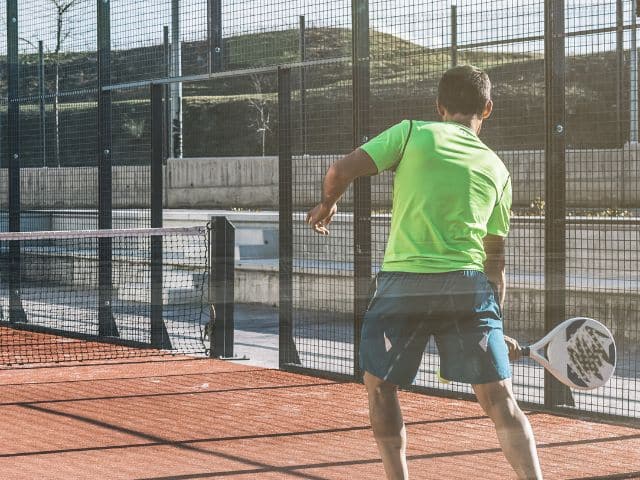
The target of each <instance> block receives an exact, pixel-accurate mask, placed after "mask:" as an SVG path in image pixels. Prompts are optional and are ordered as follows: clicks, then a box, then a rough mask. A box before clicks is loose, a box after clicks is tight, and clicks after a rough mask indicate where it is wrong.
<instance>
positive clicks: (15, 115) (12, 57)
mask: <svg viewBox="0 0 640 480" xmlns="http://www.w3.org/2000/svg"><path fill="white" fill-rule="evenodd" d="M7 64H8V65H7V97H8V101H9V105H8V107H7V137H8V145H7V146H8V149H7V154H8V155H9V159H8V161H7V163H6V165H7V166H8V174H9V231H10V232H19V231H20V100H19V98H18V96H19V94H20V93H19V85H20V66H19V58H18V2H17V0H7ZM21 267H22V258H21V252H20V242H9V321H10V322H11V323H17V322H25V321H26V320H27V318H26V315H25V313H24V310H23V309H22V300H21V299H20V295H21V285H20V284H21Z"/></svg>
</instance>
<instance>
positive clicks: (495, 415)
mask: <svg viewBox="0 0 640 480" xmlns="http://www.w3.org/2000/svg"><path fill="white" fill-rule="evenodd" d="M473 389H474V391H475V394H476V398H477V399H478V403H480V406H481V407H482V409H483V410H484V411H485V413H486V414H487V415H488V416H489V417H491V419H493V420H494V421H496V420H498V419H502V420H508V419H509V418H515V417H517V416H518V415H520V413H521V411H520V407H518V403H517V401H516V399H515V397H514V395H513V391H512V389H511V382H510V381H509V380H501V381H498V382H492V383H487V384H483V385H474V386H473Z"/></svg>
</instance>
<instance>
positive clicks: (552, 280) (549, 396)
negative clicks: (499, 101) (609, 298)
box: [544, 0, 574, 408]
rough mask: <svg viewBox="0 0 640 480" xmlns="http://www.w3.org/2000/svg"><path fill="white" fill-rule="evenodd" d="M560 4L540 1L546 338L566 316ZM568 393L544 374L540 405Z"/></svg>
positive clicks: (562, 401)
mask: <svg viewBox="0 0 640 480" xmlns="http://www.w3.org/2000/svg"><path fill="white" fill-rule="evenodd" d="M564 4H565V2H564V0H547V1H546V2H545V12H544V14H545V35H544V38H545V43H544V48H545V52H544V55H545V82H546V96H545V101H546V109H545V124H546V128H545V177H546V178H545V199H546V202H545V220H544V221H545V226H544V229H545V240H544V250H545V266H544V270H545V272H544V273H545V275H544V281H545V308H544V312H545V316H544V327H545V333H547V332H550V331H551V330H552V329H553V327H555V326H556V325H557V324H558V323H560V322H562V321H563V320H564V319H565V315H566V302H565V300H566V299H565V291H566V218H565V215H566V164H565V136H566V124H565V120H566V116H565V68H566V67H565V40H564V35H565V24H564V6H565V5H564ZM573 404H574V401H573V397H572V395H571V391H570V390H569V388H568V387H566V386H565V385H564V384H562V383H560V382H559V381H558V380H556V379H555V378H554V377H553V376H552V375H551V374H550V373H549V372H547V371H546V369H545V372H544V405H545V407H546V408H553V407H555V406H558V405H569V406H573Z"/></svg>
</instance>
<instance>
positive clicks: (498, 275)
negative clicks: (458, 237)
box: [484, 235, 522, 361]
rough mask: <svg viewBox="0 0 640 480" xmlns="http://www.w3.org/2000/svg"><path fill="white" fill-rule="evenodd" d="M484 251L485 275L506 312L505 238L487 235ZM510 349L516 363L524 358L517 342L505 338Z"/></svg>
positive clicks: (510, 357) (512, 358)
mask: <svg viewBox="0 0 640 480" xmlns="http://www.w3.org/2000/svg"><path fill="white" fill-rule="evenodd" d="M484 251H485V254H486V255H487V259H486V260H485V262H484V273H485V274H486V275H487V278H488V279H489V281H490V282H491V283H493V284H494V285H495V286H496V289H497V292H496V293H497V294H498V298H497V300H498V303H499V305H500V310H502V311H504V299H505V297H506V291H507V281H506V275H505V246H504V237H499V236H497V235H487V236H486V237H485V238H484ZM504 341H505V342H506V344H507V347H508V349H509V359H510V360H511V361H516V360H518V359H519V358H520V357H521V356H522V348H521V347H520V344H519V343H518V341H517V340H515V339H513V338H511V337H508V336H506V335H505V336H504Z"/></svg>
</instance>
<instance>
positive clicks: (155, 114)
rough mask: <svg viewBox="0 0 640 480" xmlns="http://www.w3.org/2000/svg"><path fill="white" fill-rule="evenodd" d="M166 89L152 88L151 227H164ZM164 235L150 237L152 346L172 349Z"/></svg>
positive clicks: (152, 86)
mask: <svg viewBox="0 0 640 480" xmlns="http://www.w3.org/2000/svg"><path fill="white" fill-rule="evenodd" d="M163 96H164V88H163V86H162V85H159V84H152V85H151V228H162V185H163V182H162V168H163V164H164V156H163V151H164V138H163V137H164V131H165V128H164V109H163V104H162V97H163ZM162 259H163V256H162V236H159V235H152V236H151V345H152V346H154V347H156V348H163V349H167V350H171V348H172V346H171V339H170V338H169V332H167V327H166V325H165V324H164V319H163V299H162V283H163V278H162V265H163V262H162Z"/></svg>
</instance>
